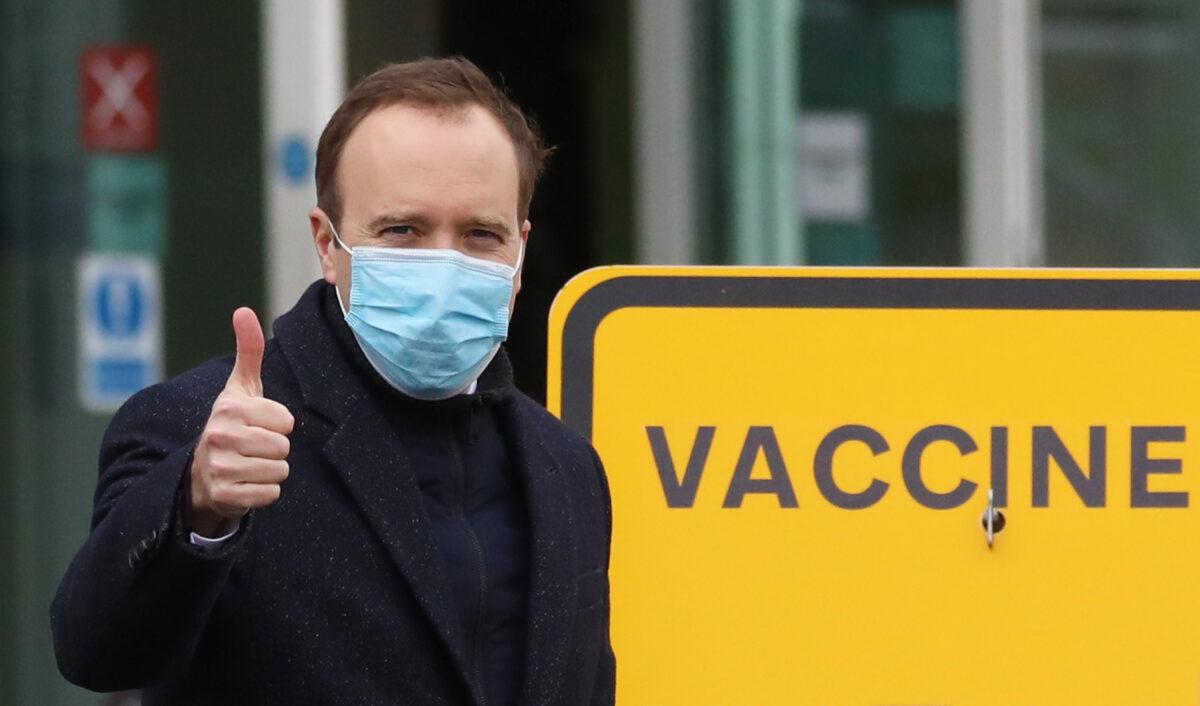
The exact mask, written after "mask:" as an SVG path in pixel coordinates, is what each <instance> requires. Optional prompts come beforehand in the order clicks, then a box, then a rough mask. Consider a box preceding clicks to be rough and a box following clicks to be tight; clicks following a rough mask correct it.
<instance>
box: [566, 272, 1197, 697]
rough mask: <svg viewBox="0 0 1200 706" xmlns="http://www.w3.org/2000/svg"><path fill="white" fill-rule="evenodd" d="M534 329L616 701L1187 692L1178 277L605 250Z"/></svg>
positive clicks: (1189, 579)
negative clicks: (596, 479) (596, 473)
mask: <svg viewBox="0 0 1200 706" xmlns="http://www.w3.org/2000/svg"><path fill="white" fill-rule="evenodd" d="M550 329H551V333H550V351H549V352H550V355H549V366H550V368H549V390H548V401H549V406H550V408H551V410H552V411H553V412H555V413H556V414H558V415H560V416H561V418H562V419H563V420H564V421H565V422H566V423H567V424H568V425H570V426H572V427H574V428H575V429H576V430H578V431H579V432H580V433H581V434H583V435H584V436H586V437H588V438H589V439H591V441H592V443H593V444H594V445H595V446H596V448H597V450H598V451H599V454H600V456H601V457H602V458H603V460H604V463H605V465H606V468H607V471H608V475H609V483H610V486H611V490H612V498H613V513H614V526H613V545H612V552H613V553H612V565H611V571H610V578H611V581H612V637H613V645H614V648H615V650H616V653H617V655H618V664H619V678H618V680H617V691H618V703H629V704H656V705H658V706H670V705H673V704H688V705H695V704H756V705H765V704H796V703H802V704H858V705H864V706H865V705H869V704H874V705H880V704H892V705H898V704H930V705H932V704H946V705H953V706H985V705H992V706H994V705H995V704H1022V706H1052V705H1053V706H1057V705H1059V704H1081V703H1087V704H1113V705H1115V704H1143V705H1145V704H1150V705H1152V704H1164V705H1165V704H1173V705H1183V704H1191V703H1195V701H1196V699H1197V694H1198V691H1197V689H1198V688H1200V687H1198V684H1200V651H1197V649H1196V644H1197V635H1200V607H1197V606H1198V605H1200V604H1198V603H1197V601H1196V595H1195V590H1194V587H1195V586H1196V585H1200V562H1197V561H1195V557H1197V556H1200V515H1198V514H1197V512H1196V510H1194V509H1193V508H1192V507H1191V506H1192V502H1193V498H1196V497H1198V491H1200V423H1198V421H1197V420H1198V419H1200V415H1198V414H1197V412H1196V409H1197V405H1198V404H1200V402H1198V400H1200V274H1198V273H1196V272H1188V271H1048V270H994V271H975V270H957V269H955V270H950V269H945V270H940V269H930V270H894V269H790V268H779V269H767V268H759V269H738V268H686V267H685V268H635V267H617V268H602V269H597V270H592V271H589V272H585V273H583V274H582V275H580V276H579V277H577V278H576V279H574V280H572V281H571V282H570V283H569V284H568V285H567V286H566V288H565V289H564V290H563V292H562V293H561V294H560V295H559V297H558V299H557V300H556V302H555V305H554V308H553V310H552V312H551V326H550ZM989 501H990V503H991V505H990V507H989ZM989 525H990V530H991V537H990V539H991V541H990V542H989V536H988V533H989Z"/></svg>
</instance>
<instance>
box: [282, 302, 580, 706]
mask: <svg viewBox="0 0 1200 706" xmlns="http://www.w3.org/2000/svg"><path fill="white" fill-rule="evenodd" d="M329 290H330V288H329V285H326V284H325V283H324V282H320V281H318V282H316V283H314V284H313V285H312V286H310V287H309V288H308V290H307V291H306V292H305V293H304V295H303V296H302V297H301V298H300V301H299V302H298V303H297V305H296V306H295V307H294V308H293V309H292V310H291V311H289V312H288V313H287V314H284V315H283V316H281V317H280V318H279V319H278V320H276V322H275V325H274V331H275V336H276V338H277V339H278V342H279V346H280V348H281V349H282V351H283V353H284V356H285V357H286V358H287V361H288V363H289V365H290V366H291V368H292V371H293V373H294V374H295V378H296V380H297V381H298V384H299V386H300V390H301V394H302V395H303V397H304V402H305V405H306V406H307V407H308V408H310V409H311V410H313V411H314V412H316V413H317V414H319V415H321V416H322V417H324V418H325V419H327V420H328V421H329V422H330V423H331V424H332V425H333V427H334V430H333V432H332V433H331V434H330V436H329V438H328V440H327V442H326V444H325V446H324V452H325V456H326V458H327V459H328V461H329V463H330V465H331V466H332V468H333V469H334V470H335V472H336V473H337V474H338V475H339V476H340V477H341V478H342V480H343V481H344V482H345V484H346V485H347V486H348V487H349V489H350V492H351V495H352V496H353V498H354V499H355V502H356V503H357V504H358V505H359V507H360V509H361V510H362V514H363V516H364V518H365V519H366V521H367V523H368V524H369V525H370V526H371V528H372V529H373V530H374V532H375V534H376V535H377V536H378V538H379V540H380V542H381V543H382V544H383V545H384V547H385V549H386V551H387V554H388V556H389V557H390V558H391V560H392V561H393V563H394V564H395V565H396V567H397V568H398V569H399V571H400V573H401V575H403V577H404V579H405V580H406V581H407V582H408V584H409V587H410V588H411V590H412V592H413V594H414V596H415V597H416V599H417V602H418V603H419V604H420V605H421V608H422V609H423V610H424V611H425V613H426V615H428V617H429V619H430V621H431V623H432V624H433V627H434V629H435V630H436V632H437V633H438V635H439V636H440V637H441V639H442V641H443V643H444V644H445V645H446V647H447V649H448V650H449V652H450V654H451V656H452V658H453V662H454V664H455V666H456V668H457V669H458V671H459V673H460V675H461V676H462V678H463V679H464V681H465V682H466V683H467V685H468V687H469V689H470V691H471V693H472V695H473V696H474V698H475V700H476V701H477V702H478V701H480V697H481V685H479V684H478V682H477V681H476V680H475V679H474V677H473V676H472V669H471V665H470V664H469V663H468V658H467V645H466V644H465V643H466V641H465V636H464V635H463V634H462V630H461V628H460V626H459V622H458V617H457V616H455V615H453V614H452V613H451V610H450V608H449V606H448V605H447V603H446V601H445V596H447V595H449V593H450V587H449V582H448V581H447V578H446V576H445V572H444V569H443V568H442V567H443V565H442V563H441V558H440V556H439V555H438V553H437V549H436V546H435V544H434V542H433V537H432V536H431V534H430V528H429V524H430V521H429V518H428V516H427V515H426V513H425V508H424V504H423V501H422V498H421V495H420V489H419V487H418V486H417V483H416V478H415V476H414V474H413V472H412V469H411V467H410V464H409V461H408V458H407V454H406V452H405V449H404V445H403V443H402V441H401V439H400V437H399V436H398V435H397V434H396V432H395V430H394V428H393V427H392V426H391V425H390V423H389V421H388V416H389V415H388V411H387V408H388V407H389V406H390V405H391V404H395V403H399V404H411V405H417V406H423V405H445V404H447V403H449V404H469V403H471V402H472V401H474V400H480V401H484V402H493V403H497V404H498V410H499V411H500V418H501V424H502V427H503V430H504V433H505V435H506V437H507V439H506V440H507V442H508V447H509V452H510V454H512V463H513V467H514V469H515V470H516V471H517V475H518V476H519V477H520V478H521V480H522V484H523V488H524V491H525V496H526V500H527V502H526V507H528V508H529V513H530V535H531V545H532V547H531V548H532V556H531V567H532V569H531V575H530V579H529V616H528V621H527V625H528V630H527V647H526V661H525V664H526V674H525V683H524V685H523V691H522V699H521V702H522V703H525V704H542V703H548V702H550V701H552V700H553V697H554V695H555V693H556V692H557V690H558V688H559V687H560V685H561V682H562V678H563V675H564V671H565V667H566V662H567V659H568V655H569V651H570V650H569V642H570V638H571V634H570V629H571V626H572V624H573V619H574V610H575V608H576V593H577V591H578V586H577V583H576V576H577V575H578V574H579V571H578V569H577V567H576V566H575V562H576V533H575V528H574V521H573V517H572V513H571V507H570V502H569V496H568V494H567V488H566V485H565V482H566V481H565V480H564V478H563V470H562V464H561V463H560V461H559V460H558V459H557V458H556V457H555V456H554V454H553V453H551V451H550V449H549V445H548V444H546V442H545V440H544V439H543V437H542V435H541V433H540V431H539V429H538V428H537V423H536V421H535V419H534V418H533V416H532V415H530V413H529V412H528V411H527V410H525V409H523V407H524V405H525V404H528V402H525V401H523V398H522V396H521V395H519V393H517V392H516V390H515V388H513V387H512V368H511V366H510V364H509V362H508V358H507V356H506V355H505V353H504V351H503V350H501V351H500V352H499V353H497V355H496V357H495V358H494V359H493V361H492V363H491V364H490V365H489V366H488V368H487V369H486V370H485V371H484V373H483V375H481V376H480V379H479V390H478V391H477V393H476V394H475V395H463V396H460V397H459V398H456V399H453V400H447V401H443V402H439V403H429V402H423V401H420V400H414V399H412V398H409V397H406V396H404V395H402V394H400V393H398V392H395V391H394V390H392V389H391V388H390V387H388V386H387V384H386V383H385V382H383V380H382V379H381V378H379V377H378V374H377V373H375V371H374V370H373V369H372V368H371V367H370V364H369V363H368V362H367V360H366V358H365V357H364V356H363V354H362V351H361V350H359V348H358V345H357V343H356V342H355V341H354V338H353V334H352V333H351V332H350V330H349V327H348V326H346V324H345V323H344V321H343V320H342V317H341V316H340V311H336V310H333V311H329V310H330V305H331V304H332V307H337V303H336V300H335V299H334V297H333V296H332V294H331V293H330V291H329ZM469 398H474V400H471V399H469Z"/></svg>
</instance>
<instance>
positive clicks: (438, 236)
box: [309, 104, 530, 311]
mask: <svg viewBox="0 0 1200 706" xmlns="http://www.w3.org/2000/svg"><path fill="white" fill-rule="evenodd" d="M336 178H337V183H338V193H339V194H340V196H341V199H342V215H341V222H340V223H336V224H334V227H336V228H337V230H338V234H339V235H340V236H341V237H342V240H343V241H344V242H345V243H346V244H347V245H349V246H350V247H352V248H354V247H358V246H360V245H364V246H382V247H397V248H442V249H452V250H458V251H460V252H462V253H464V254H466V255H470V256H471V257H477V258H480V259H484V260H492V261H495V262H502V263H505V264H508V265H515V264H517V258H518V253H519V250H520V248H521V245H522V243H523V242H524V241H525V239H526V238H527V237H528V236H529V229H530V225H529V221H527V220H526V221H524V222H521V221H519V220H518V216H517V201H518V198H519V197H518V184H519V177H518V167H517V155H516V149H515V148H514V147H513V143H512V140H511V139H509V137H508V134H507V133H506V132H505V131H504V128H503V127H501V125H500V123H499V122H498V121H497V120H496V119H495V118H494V117H492V115H491V114H490V113H488V112H487V111H486V110H484V109H483V108H482V107H480V106H477V105H471V106H467V107H464V108H462V109H459V110H456V111H453V112H451V113H445V114H443V113H439V112H435V111H433V110H430V109H428V108H423V107H420V106H411V105H403V104H400V105H394V106H389V107H386V108H380V109H378V110H375V111H374V112H372V113H371V114H369V115H367V116H366V117H365V118H363V120H362V122H360V123H359V124H358V126H357V127H355V129H354V131H353V132H352V133H351V134H350V137H349V139H347V141H346V144H345V146H344V147H343V149H342V154H341V160H340V162H339V164H338V169H337V176H336ZM309 221H310V224H311V226H312V231H313V238H314V240H315V241H316V244H317V252H318V254H319V255H320V258H321V266H322V269H323V271H324V275H325V281H326V282H329V283H330V284H334V285H336V286H337V287H338V289H339V291H340V292H341V295H342V301H345V302H349V301H350V267H351V260H352V258H351V257H350V255H349V253H347V252H346V251H345V250H344V249H340V248H335V247H333V245H332V234H331V233H330V232H329V225H328V217H327V216H326V215H325V213H324V212H323V211H322V210H321V209H319V208H313V210H312V212H311V213H310V215H309ZM520 287H521V278H520V273H518V274H517V278H516V281H515V283H514V286H513V299H514V300H515V299H516V296H517V291H518V290H519V289H520ZM512 304H513V302H509V310H510V311H511V310H512Z"/></svg>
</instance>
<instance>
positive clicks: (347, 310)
mask: <svg viewBox="0 0 1200 706" xmlns="http://www.w3.org/2000/svg"><path fill="white" fill-rule="evenodd" d="M329 232H330V233H332V234H333V239H334V240H336V241H337V244H338V245H340V246H342V249H343V250H345V251H346V253H347V254H348V255H350V257H352V258H353V257H354V248H352V247H350V246H349V245H346V242H345V241H344V240H342V237H341V236H340V235H338V232H337V228H334V227H333V219H332V218H331V219H329ZM333 293H334V294H336V295H337V300H338V308H340V309H341V310H342V318H345V317H346V316H349V315H350V307H348V306H346V304H345V303H344V302H343V301H342V288H341V287H339V286H337V285H336V284H335V285H333Z"/></svg>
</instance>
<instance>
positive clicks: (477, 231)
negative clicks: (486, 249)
mask: <svg viewBox="0 0 1200 706" xmlns="http://www.w3.org/2000/svg"><path fill="white" fill-rule="evenodd" d="M467 235H468V236H469V237H470V238H471V239H473V240H491V241H494V242H496V243H502V242H504V238H502V237H500V234H499V233H496V232H494V231H490V230H487V229H486V228H472V229H471V230H469V231H467Z"/></svg>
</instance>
